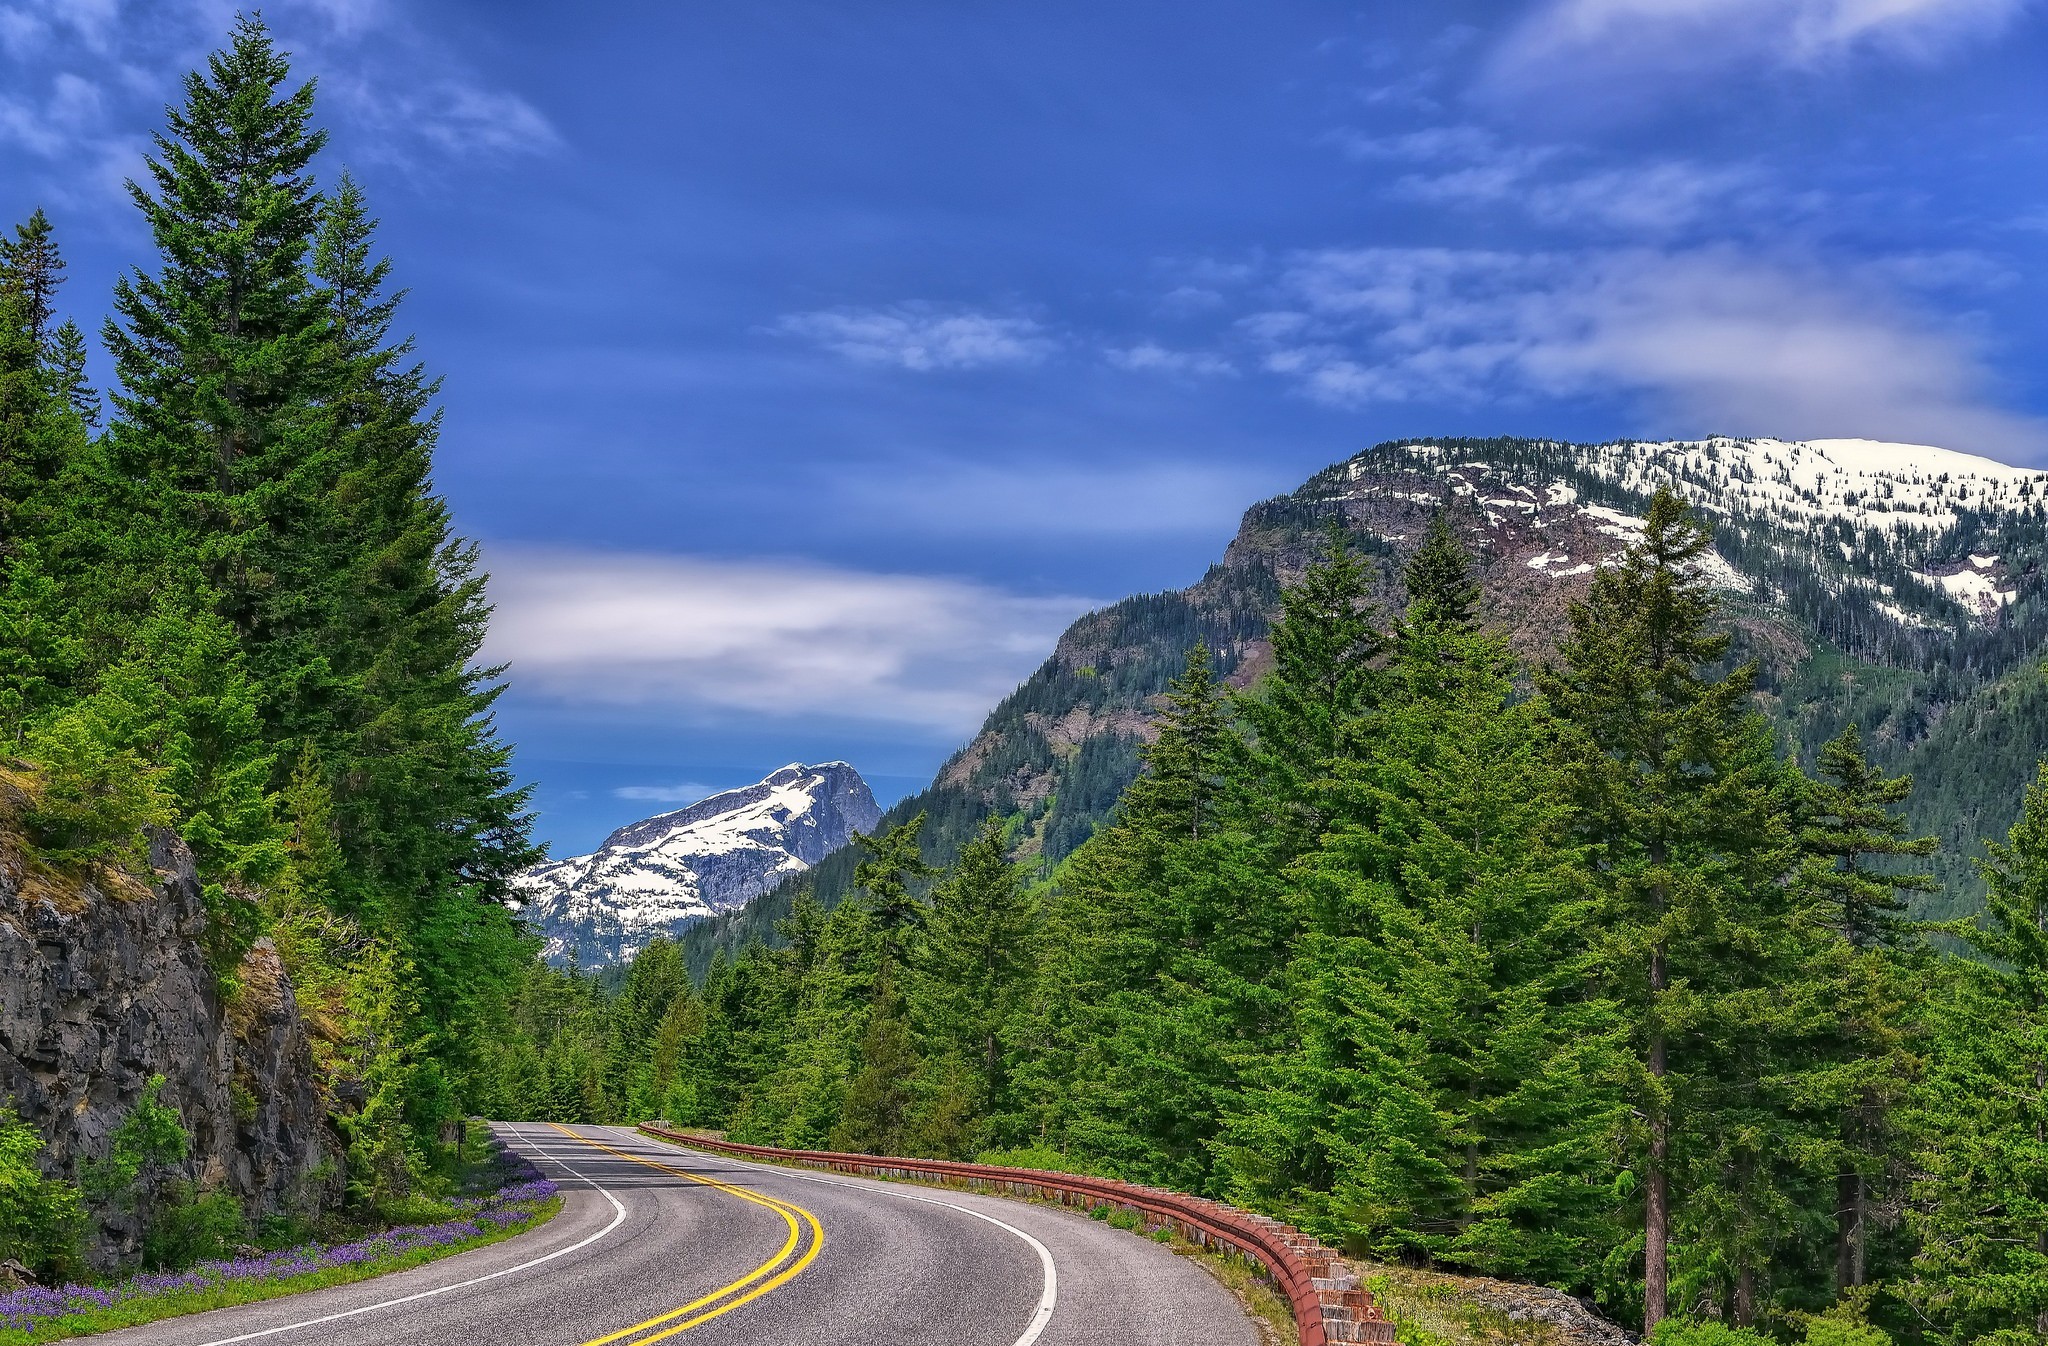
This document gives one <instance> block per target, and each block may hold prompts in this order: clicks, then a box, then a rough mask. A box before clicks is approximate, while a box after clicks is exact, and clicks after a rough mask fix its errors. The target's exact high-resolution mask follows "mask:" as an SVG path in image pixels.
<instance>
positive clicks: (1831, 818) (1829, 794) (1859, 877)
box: [1800, 724, 1939, 1293]
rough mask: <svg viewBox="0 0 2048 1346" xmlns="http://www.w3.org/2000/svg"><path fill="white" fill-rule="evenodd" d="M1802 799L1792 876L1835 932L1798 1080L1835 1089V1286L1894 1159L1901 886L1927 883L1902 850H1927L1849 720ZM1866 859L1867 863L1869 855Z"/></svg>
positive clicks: (1842, 1285) (1913, 889) (1900, 780)
mask: <svg viewBox="0 0 2048 1346" xmlns="http://www.w3.org/2000/svg"><path fill="white" fill-rule="evenodd" d="M1819 766H1820V771H1819V775H1818V778H1817V779H1816V780H1815V781H1814V782H1813V783H1812V785H1811V787H1810V789H1809V793H1808V799H1807V801H1806V817H1805V821H1804V825H1803V827H1802V829H1801V832H1800V848H1801V849H1802V850H1803V851H1804V852H1805V854H1806V857H1807V858H1806V862H1805V865H1804V869H1803V873H1802V877H1803V879H1804V883H1805V886H1806V888H1807V890H1808V892H1809V894H1810V900H1811V901H1813V902H1814V903H1815V904H1816V906H1817V909H1818V910H1817V916H1818V919H1819V920H1820V921H1822V922H1824V923H1825V924H1826V925H1827V927H1828V928H1829V929H1831V930H1833V931H1834V932H1835V934H1836V935H1837V936H1838V937H1839V939H1838V941H1831V942H1830V946H1829V947H1828V949H1827V953H1826V963H1825V965H1824V966H1823V967H1822V968H1820V969H1817V975H1816V976H1815V977H1814V978H1813V979H1812V983H1811V984H1812V985H1813V986H1814V988H1815V989H1816V990H1817V991H1818V992H1819V996H1820V1003H1819V1004H1817V1005H1816V1007H1815V1008H1816V1009H1817V1010H1818V1011H1819V1013H1820V1015H1821V1016H1822V1017H1823V1018H1824V1019H1825V1021H1826V1022H1828V1024H1829V1026H1830V1029H1831V1030H1832V1031H1831V1033H1830V1034H1829V1037H1830V1039H1831V1040H1829V1041H1828V1042H1827V1043H1826V1046H1825V1047H1824V1049H1823V1051H1822V1052H1821V1053H1820V1056H1819V1059H1817V1060H1815V1061H1813V1062H1811V1063H1809V1064H1808V1065H1807V1066H1806V1069H1807V1070H1808V1071H1809V1072H1810V1073H1811V1075H1812V1076H1813V1081H1812V1084H1811V1085H1810V1086H1809V1087H1811V1088H1814V1089H1816V1090H1829V1089H1831V1090H1833V1091H1835V1092H1836V1093H1837V1095H1838V1096H1839V1097H1840V1099H1841V1102H1840V1112H1841V1126H1840V1156H1839V1161H1838V1164H1837V1170H1838V1171H1837V1174H1836V1194H1835V1221H1836V1235H1835V1275H1834V1284H1835V1289H1836V1291H1837V1293H1841V1292H1845V1291H1848V1290H1853V1289H1854V1288H1856V1287H1857V1286H1860V1285H1863V1284H1864V1283H1865V1281H1866V1279H1867V1254H1866V1247H1867V1242H1868V1237H1867V1232H1868V1231H1867V1222H1868V1213H1869V1208H1870V1196H1871V1189H1872V1185H1873V1183H1875V1182H1877V1181H1878V1180H1880V1179H1882V1178H1884V1177H1887V1176H1889V1170H1891V1169H1893V1168H1895V1167H1897V1165H1896V1163H1895V1162H1894V1159H1895V1157H1896V1156H1897V1155H1899V1154H1900V1153H1901V1151H1902V1149H1903V1145H1904V1138H1903V1137H1902V1136H1900V1135H1899V1134H1898V1133H1897V1121H1898V1119H1897V1112H1898V1108H1899V1106H1900V1104H1901V1102H1902V1101H1903V1099H1904V1096H1905V1094H1906V1091H1907V1089H1908V1086H1909V1084H1910V1082H1911V1077H1912V1073H1913V1071H1914V1069H1915V1066H1916V1061H1915V1051H1914V1045H1915V1044H1914V1043H1913V1040H1912V1037H1913V1035H1912V1033H1911V1031H1910V1029H1911V1025H1910V1017H1909V1016H1908V1014H1907V1013H1906V1011H1905V1007H1906V1005H1907V1004H1908V1003H1909V1002H1910V1000H1911V998H1912V993H1911V988H1910V986H1909V985H1907V984H1906V982H1905V981H1904V980H1903V979H1905V978H1910V977H1913V976H1914V975H1916V972H1917V973H1924V972H1925V971H1926V968H1925V963H1924V960H1923V959H1920V958H1917V957H1913V956H1911V955H1912V953H1913V951H1912V950H1911V948H1910V939H1911V935H1912V929H1913V927H1912V923H1911V922H1909V921H1908V920H1907V919H1906V918H1905V916H1904V913H1905V911H1906V909H1907V895H1908V894H1912V893H1925V892H1930V891H1932V890H1933V889H1934V886H1935V885H1934V881H1933V880H1932V879H1931V878H1929V877H1928V876H1927V875H1926V874H1925V873H1923V872H1920V871H1917V870H1905V869H1901V868H1899V862H1900V861H1902V860H1914V859H1922V858H1925V857H1927V856H1931V855H1933V854H1934V853H1935V850H1936V848H1937V847H1938V845H1939V842H1938V841H1937V839H1936V838H1934V837H1917V838H1914V837H1909V836H1908V835H1907V826H1906V820H1905V818H1904V817H1903V816H1902V815H1900V814H1898V813H1895V812H1894V811H1893V810H1894V809H1895V808H1896V806H1898V805H1899V804H1901V803H1903V802H1904V801H1905V800H1906V798H1907V797H1908V795H1910V794H1911V793H1912V788H1913V782H1912V778H1911V777H1908V776H1897V777H1887V776H1886V775H1885V774H1884V773H1883V772H1881V771H1878V770H1877V769H1876V768H1874V767H1873V766H1872V765H1871V763H1870V760H1869V758H1868V757H1866V756H1865V755H1864V751H1863V741H1862V737H1861V735H1860V733H1859V731H1858V730H1857V728H1856V726H1855V725H1854V724H1851V725H1849V726H1848V727H1847V728H1845V729H1844V730H1843V731H1842V733H1841V734H1840V735H1839V736H1837V737H1836V738H1835V739H1833V740H1831V741H1830V742H1828V743H1827V744H1826V745H1824V746H1823V747H1822V749H1821V753H1820V763H1819ZM1873 862H1874V863H1873Z"/></svg>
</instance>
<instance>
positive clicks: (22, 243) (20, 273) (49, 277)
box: [0, 210, 65, 358]
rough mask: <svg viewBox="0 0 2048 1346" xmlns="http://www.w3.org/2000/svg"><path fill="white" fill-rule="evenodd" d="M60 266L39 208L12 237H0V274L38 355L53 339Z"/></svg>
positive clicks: (60, 256) (48, 348)
mask: <svg viewBox="0 0 2048 1346" xmlns="http://www.w3.org/2000/svg"><path fill="white" fill-rule="evenodd" d="M64 268H65V262H64V257H63V254H62V253H60V252H59V251H58V250H57V242H56V237H55V230H54V229H52V228H51V225H50V219H49V216H47V215H45V214H43V212H42V211H41V210H37V211H36V213H35V214H33V215H31V216H29V217H28V219H26V220H25V221H23V222H22V223H20V224H17V225H15V226H14V237H13V238H12V239H0V274H4V275H5V276H6V277H7V279H8V283H9V284H10V285H11V286H13V287H15V288H16V289H18V291H19V294H20V298H21V305H22V312H21V317H22V321H23V322H24V323H25V324H26V325H27V328H28V339H29V341H30V342H31V343H33V345H34V347H35V350H36V353H37V355H38V356H39V357H42V358H48V356H49V355H50V353H51V351H52V349H53V348H54V345H55V342H56V338H57V328H56V326H55V325H54V324H55V323H56V318H57V287H58V286H60V285H62V284H63V283H64Z"/></svg>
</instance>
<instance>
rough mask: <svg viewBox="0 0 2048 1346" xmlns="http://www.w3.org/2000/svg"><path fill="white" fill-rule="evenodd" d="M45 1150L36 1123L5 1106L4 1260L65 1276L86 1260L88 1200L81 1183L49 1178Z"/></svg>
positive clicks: (1, 1127)
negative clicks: (43, 1167) (42, 1161)
mask: <svg viewBox="0 0 2048 1346" xmlns="http://www.w3.org/2000/svg"><path fill="white" fill-rule="evenodd" d="M42 1150H43V1140H42V1137H41V1136H39V1135H37V1134H36V1131H35V1128H34V1127H31V1126H30V1125H28V1123H26V1122H24V1121H22V1120H21V1118H19V1117H17V1116H16V1115H15V1114H14V1112H13V1110H12V1109H11V1108H8V1109H0V1261H5V1260H7V1259H9V1258H12V1259H13V1260H15V1261H18V1262H20V1263H21V1264H22V1265H24V1266H26V1267H28V1268H29V1270H31V1271H33V1272H36V1273H38V1274H40V1275H45V1276H64V1275H69V1274H72V1273H74V1272H76V1271H77V1270H78V1268H79V1265H80V1263H81V1261H82V1254H81V1243H82V1240H83V1238H84V1235H85V1202H84V1200H83V1198H82V1197H81V1196H80V1194H79V1190H78V1188H77V1187H75V1186H73V1185H72V1184H70V1183H68V1182H64V1181H61V1180H59V1179H56V1178H50V1177H45V1176H44V1174H43V1172H42V1170H41V1169H40V1168H39V1167H38V1164H37V1158H38V1156H39V1155H40V1154H41V1153H42Z"/></svg>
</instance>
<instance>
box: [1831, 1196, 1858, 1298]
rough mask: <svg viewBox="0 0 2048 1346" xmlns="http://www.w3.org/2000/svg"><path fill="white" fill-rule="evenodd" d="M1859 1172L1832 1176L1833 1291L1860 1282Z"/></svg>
mask: <svg viewBox="0 0 2048 1346" xmlns="http://www.w3.org/2000/svg"><path fill="white" fill-rule="evenodd" d="M1865 1203H1866V1198H1865V1193H1864V1186H1863V1175H1862V1174H1861V1173H1844V1174H1842V1175H1841V1176H1840V1177H1838V1178H1836V1179H1835V1293H1837V1294H1840V1293H1841V1292H1842V1291H1844V1290H1850V1289H1854V1288H1855V1287H1856V1286H1859V1285H1861V1284H1863V1211H1864V1206H1865Z"/></svg>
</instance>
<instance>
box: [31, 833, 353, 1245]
mask: <svg viewBox="0 0 2048 1346" xmlns="http://www.w3.org/2000/svg"><path fill="white" fill-rule="evenodd" d="M149 861H150V865H151V868H152V869H153V871H154V875H153V881H145V880H144V879H139V878H133V877H129V876H116V875H108V876H105V877H100V878H95V879H92V880H88V881H83V882H80V881H74V880H70V879H66V878H55V877H52V876H50V875H48V874H46V873H43V872H41V871H39V870H37V869H35V868H33V867H31V866H30V865H29V864H27V863H26V862H25V861H24V859H23V858H22V856H21V854H20V852H19V851H18V850H17V849H15V848H13V847H11V846H6V845H4V844H0V1095H4V1096H5V1097H6V1098H8V1099H11V1101H12V1103H13V1106H14V1108H15V1110H16V1111H17V1112H18V1113H20V1115H21V1116H22V1117H23V1118H24V1119H25V1120H27V1121H28V1122H29V1123H30V1124H31V1125H33V1126H34V1127H35V1128H36V1129H37V1130H38V1131H40V1132H41V1133H42V1135H43V1136H44V1138H45V1140H46V1142H47V1148H46V1149H45V1151H44V1163H45V1167H46V1170H47V1171H48V1172H50V1173H52V1174H56V1175H61V1176H65V1177H72V1178H75V1177H76V1176H77V1174H78V1171H79V1166H80V1165H81V1164H83V1163H85V1162H87V1161H91V1160H95V1159H99V1158H102V1157H104V1156H105V1155H106V1153H107V1151H108V1148H109V1146H110V1143H111V1136H112V1134H113V1131H114V1128H115V1127H117V1126H119V1125H120V1123H121V1119H122V1118H123V1117H125V1116H126V1115H127V1113H128V1111H129V1109H130V1108H132V1107H133V1106H134V1104H135V1101H136V1099H138V1098H139V1097H140V1096H141V1095H142V1092H143V1090H144V1089H145V1088H146V1087H147V1085H148V1083H149V1080H150V1077H151V1076H153V1075H162V1076H163V1077H164V1088H163V1091H162V1094H161V1095H160V1097H161V1099H162V1101H163V1102H165V1103H167V1104H169V1105H170V1106H172V1107H175V1108H176V1109H177V1110H178V1112H179V1115H180V1116H181V1117H182V1118H183V1120H184V1125H185V1129H186V1131H187V1132H188V1133H189V1134H190V1135H191V1138H192V1152H191V1157H190V1159H189V1161H188V1174H187V1176H189V1177H191V1178H193V1179H196V1180H197V1181H198V1182H200V1183H201V1184H202V1185H203V1186H206V1187H209V1188H216V1189H225V1190H227V1191H230V1192H232V1193H233V1194H234V1195H235V1197H236V1198H237V1199H238V1200H240V1201H241V1203H242V1205H243V1208H244V1210H245V1211H246V1212H247V1213H248V1214H249V1215H250V1216H251V1217H252V1218H260V1217H261V1216H263V1215H265V1214H268V1213H272V1212H278V1211H283V1210H287V1209H299V1208H304V1207H306V1206H309V1205H311V1204H312V1202H313V1201H314V1199H315V1198H316V1196H317V1192H316V1190H315V1189H316V1185H317V1178H316V1171H317V1170H318V1167H319V1164H320V1159H321V1153H320V1137H321V1134H322V1127H321V1116H322V1114H321V1108H320V1102H319V1096H318V1092H317V1090H316V1088H315V1081H314V1075H313V1059H312V1052H311V1047H310V1043H309V1041H308V1038H307V1034H306V1028H305V1024H304V1022H303V1021H302V1019H301V1017H300V1014H299V1008H298V1003H297V1001H296V999H295V998H294V996H293V994H292V986H291V980H290V978H289V977H288V976H287V975H286V974H285V970H284V966H283V964H282V962H280V960H279V958H278V955H277V950H276V949H275V948H274V947H273V946H272V945H271V944H270V941H268V940H260V941H258V942H257V944H256V945H255V946H254V947H253V948H251V949H250V950H249V952H248V954H247V955H246V956H245V957H244V958H243V960H242V963H241V965H240V967H239V968H238V969H237V971H236V974H235V977H234V979H233V980H234V982H235V983H236V989H235V991H234V993H233V995H232V998H230V999H225V1000H224V998H223V995H222V990H221V978H219V977H217V976H216V975H215V974H214V971H213V969H212V968H211V967H210V966H208V962H207V957H206V953H205V949H204V937H205V933H206V927H207V917H206V908H205V906H204V904H203V903H202V902H201V900H200V885H199V879H198V875H197V874H196V873H195V872H194V869H193V865H192V855H191V852H189V851H188V850H186V849H185V847H184V845H183V844H182V843H181V842H179V841H178V840H177V839H176V838H174V837H170V836H168V835H159V836H156V837H154V838H153V839H152V840H151V843H150V849H149ZM138 1236H139V1231H137V1230H136V1229H134V1228H132V1227H129V1226H127V1225H126V1224H124V1223H123V1222H122V1221H121V1220H120V1218H119V1217H118V1216H114V1217H111V1219H110V1221H109V1223H108V1224H107V1226H106V1227H105V1228H103V1229H101V1230H100V1231H99V1235H98V1244H97V1246H96V1248H95V1249H94V1256H95V1260H97V1261H99V1262H101V1263H104V1264H111V1263H113V1262H114V1261H116V1260H118V1259H120V1258H121V1257H123V1256H126V1255H128V1254H131V1253H133V1252H134V1251H135V1249H136V1244H137V1239H138Z"/></svg>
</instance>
